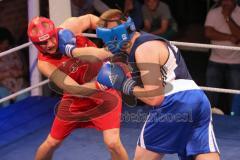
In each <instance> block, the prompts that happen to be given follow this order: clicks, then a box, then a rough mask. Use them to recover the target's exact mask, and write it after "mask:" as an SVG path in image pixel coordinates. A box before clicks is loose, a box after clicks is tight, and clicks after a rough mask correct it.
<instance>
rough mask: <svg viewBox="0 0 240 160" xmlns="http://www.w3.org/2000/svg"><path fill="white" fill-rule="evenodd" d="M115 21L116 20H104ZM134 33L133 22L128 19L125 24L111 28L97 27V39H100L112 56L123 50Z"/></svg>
mask: <svg viewBox="0 0 240 160" xmlns="http://www.w3.org/2000/svg"><path fill="white" fill-rule="evenodd" d="M107 21H116V20H106V22H107ZM135 31H136V28H135V25H134V22H133V21H132V19H131V18H130V17H128V19H127V21H126V22H125V23H122V24H120V25H118V26H116V27H113V28H104V27H97V29H96V34H97V37H98V38H100V39H102V40H103V42H104V43H105V45H106V46H107V47H108V50H110V51H111V52H112V53H113V54H117V53H120V52H121V51H122V50H124V49H125V48H126V47H127V46H128V44H129V41H130V40H131V39H132V36H133V34H134V32H135Z"/></svg>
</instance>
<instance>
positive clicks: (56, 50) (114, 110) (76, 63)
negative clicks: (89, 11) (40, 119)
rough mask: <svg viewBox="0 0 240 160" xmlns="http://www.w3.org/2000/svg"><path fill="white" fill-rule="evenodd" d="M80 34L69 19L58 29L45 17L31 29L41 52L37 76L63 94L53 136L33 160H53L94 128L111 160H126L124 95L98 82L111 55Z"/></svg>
mask: <svg viewBox="0 0 240 160" xmlns="http://www.w3.org/2000/svg"><path fill="white" fill-rule="evenodd" d="M97 20H98V19H96V21H97ZM81 28H82V27H81ZM70 30H71V31H70ZM81 32H82V31H81V30H78V25H76V24H75V21H74V20H72V19H71V18H70V19H68V20H67V21H65V22H64V23H63V24H62V25H60V26H59V27H57V28H55V26H54V23H53V22H52V21H51V20H49V19H47V18H44V17H36V18H34V19H33V20H32V21H31V22H30V23H29V26H28V36H29V38H30V40H31V41H32V42H33V44H34V45H35V47H36V48H37V49H38V50H39V53H38V68H39V70H40V71H41V72H42V73H43V74H44V75H45V76H47V77H48V78H49V79H50V80H52V81H53V82H54V83H55V84H56V85H57V86H58V87H59V88H61V89H63V91H64V94H63V97H62V99H61V101H60V103H59V105H58V109H57V114H56V117H55V120H54V122H53V125H52V128H51V132H50V134H49V135H48V137H47V138H46V140H45V141H44V142H43V143H42V144H41V145H40V147H39V148H38V150H37V153H36V156H35V159H36V160H51V159H52V156H53V153H54V151H55V150H56V149H57V148H58V147H59V146H60V144H61V142H62V141H63V140H64V139H65V138H66V137H67V136H68V135H69V134H70V133H71V132H72V131H73V130H74V129H76V128H86V127H92V128H95V129H97V130H99V131H102V132H103V140H104V143H105V144H106V146H107V148H108V150H109V152H110V154H111V157H112V160H127V159H128V155H127V152H126V151H125V149H124V147H123V145H122V143H121V140H120V131H119V130H120V129H119V128H120V118H121V109H122V101H121V98H120V96H121V95H119V93H118V92H117V91H115V90H113V89H107V88H105V87H104V86H101V85H99V84H98V83H97V82H96V81H95V80H94V78H95V77H96V75H97V73H98V70H99V69H100V68H101V65H102V60H103V59H105V58H107V57H109V56H111V53H109V52H108V51H106V50H104V49H101V48H97V47H96V45H95V44H94V43H93V42H92V41H90V40H89V39H87V38H86V37H84V36H82V35H80V33H81ZM72 56H80V58H72ZM76 95H77V96H76Z"/></svg>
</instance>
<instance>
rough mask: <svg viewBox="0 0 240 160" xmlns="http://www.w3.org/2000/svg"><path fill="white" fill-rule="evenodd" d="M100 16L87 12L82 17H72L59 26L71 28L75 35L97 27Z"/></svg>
mask: <svg viewBox="0 0 240 160" xmlns="http://www.w3.org/2000/svg"><path fill="white" fill-rule="evenodd" d="M98 20H99V17H97V16H95V15H93V14H86V15H84V16H80V17H71V18H68V19H67V20H66V21H64V22H63V23H62V24H61V25H60V26H59V27H60V28H65V29H69V30H71V31H72V32H73V33H74V34H75V35H79V34H81V33H83V32H84V31H85V30H87V29H96V27H97V22H98Z"/></svg>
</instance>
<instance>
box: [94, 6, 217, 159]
mask: <svg viewBox="0 0 240 160" xmlns="http://www.w3.org/2000/svg"><path fill="white" fill-rule="evenodd" d="M96 33H97V37H98V38H101V39H102V40H103V42H104V43H105V45H106V47H107V48H108V49H109V50H110V51H111V52H112V53H113V54H123V53H124V54H127V55H128V57H129V59H128V62H129V64H131V66H132V70H133V73H132V77H131V78H129V77H127V76H126V74H125V73H124V71H123V70H122V68H121V66H119V65H118V64H114V63H110V62H108V63H105V64H104V65H103V66H102V68H101V70H100V72H99V73H98V77H97V80H98V82H99V83H101V84H102V85H104V86H107V87H109V88H115V89H117V90H120V91H122V92H123V93H124V94H127V95H134V96H135V97H137V98H138V99H140V100H141V101H143V102H145V103H146V104H147V105H148V106H149V107H151V108H152V109H151V111H150V113H149V115H148V117H147V119H146V122H145V124H144V126H143V128H142V131H141V134H140V136H139V140H138V146H137V148H136V153H135V158H134V159H135V160H159V159H162V157H163V156H164V154H172V153H177V154H178V155H179V158H180V159H181V160H189V159H195V160H219V159H220V155H219V150H218V146H217V143H216V139H215V135H214V132H213V127H212V118H211V109H210V103H209V101H208V99H207V97H206V96H205V94H204V92H203V91H202V90H201V89H200V88H199V87H198V86H197V85H196V83H195V82H194V81H193V80H192V78H191V76H190V74H189V72H188V69H187V67H186V65H185V62H184V60H183V58H182V56H181V54H180V52H179V50H178V48H177V47H175V46H174V45H172V44H170V43H169V42H168V41H167V40H165V39H163V38H161V37H158V36H155V35H152V34H148V33H144V32H138V31H136V29H135V27H134V24H133V22H132V20H131V18H130V17H128V18H125V17H124V16H123V14H122V12H121V11H119V10H108V11H106V12H104V13H103V14H102V15H101V16H100V20H99V22H98V27H97V29H96ZM137 78H139V80H140V83H139V81H137V80H136V79H137ZM169 88H170V89H169Z"/></svg>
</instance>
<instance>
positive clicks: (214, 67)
mask: <svg viewBox="0 0 240 160" xmlns="http://www.w3.org/2000/svg"><path fill="white" fill-rule="evenodd" d="M239 15H240V7H239V6H238V5H237V4H236V0H220V1H219V6H217V7H216V8H214V9H211V10H210V11H209V13H208V14H207V18H206V21H205V35H206V37H207V38H209V39H210V40H211V43H212V44H217V45H228V46H240V16H239ZM239 82H240V52H239V51H233V50H222V49H212V51H211V56H210V58H209V64H208V68H207V86H210V87H221V88H222V87H227V88H231V89H240V83H239ZM224 84H226V86H223V85H224ZM209 98H210V100H211V102H212V106H214V107H218V106H219V94H217V93H209Z"/></svg>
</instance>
